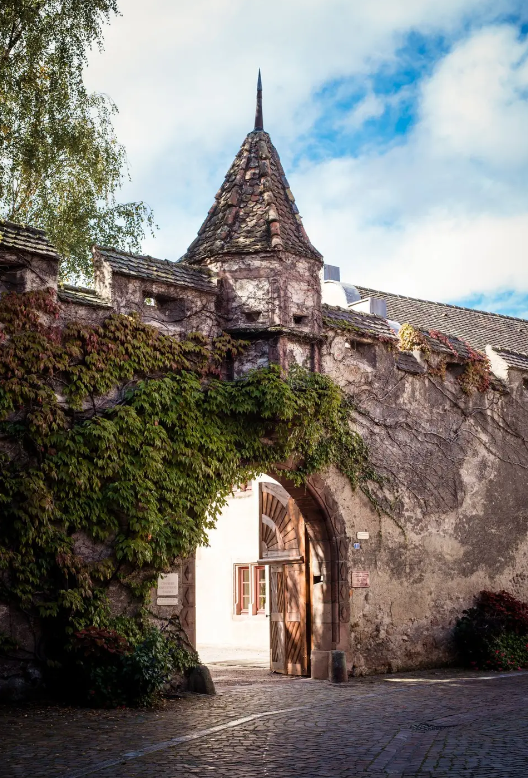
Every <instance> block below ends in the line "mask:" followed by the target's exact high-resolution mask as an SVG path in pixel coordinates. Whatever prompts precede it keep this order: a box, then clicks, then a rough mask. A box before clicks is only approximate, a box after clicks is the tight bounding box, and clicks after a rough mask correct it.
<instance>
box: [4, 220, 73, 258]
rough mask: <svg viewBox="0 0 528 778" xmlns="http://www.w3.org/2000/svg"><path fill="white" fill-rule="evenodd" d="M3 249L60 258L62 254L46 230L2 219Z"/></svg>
mask: <svg viewBox="0 0 528 778" xmlns="http://www.w3.org/2000/svg"><path fill="white" fill-rule="evenodd" d="M2 249H17V250H19V251H27V252H29V253H31V254H42V255H43V256H45V257H49V258H50V259H56V260H60V255H59V254H58V253H57V250H56V249H55V248H54V247H53V246H52V245H51V243H50V242H49V240H48V238H47V237H46V233H45V232H44V230H37V229H36V228H35V227H26V226H24V225H22V224H13V222H5V221H0V250H2Z"/></svg>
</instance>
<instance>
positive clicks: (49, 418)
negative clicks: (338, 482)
mask: <svg viewBox="0 0 528 778" xmlns="http://www.w3.org/2000/svg"><path fill="white" fill-rule="evenodd" d="M59 313H60V310H59V307H58V305H57V302H56V299H55V297H54V294H53V293H52V292H51V291H47V290H46V291H40V292H29V293H25V294H6V295H4V296H3V297H2V298H1V300H0V327H1V329H0V333H1V336H0V337H1V340H2V345H1V346H0V513H1V515H2V522H1V524H0V600H2V601H4V602H7V603H10V604H12V605H15V606H17V607H18V608H20V609H21V610H23V611H24V612H25V613H26V614H28V615H29V616H30V617H31V618H38V619H40V620H41V621H42V623H44V624H48V625H51V626H52V629H51V631H52V632H53V634H54V635H55V637H56V636H57V635H60V634H63V635H64V640H65V641H67V640H68V636H72V635H73V634H74V633H79V631H80V630H84V629H87V628H108V627H112V628H115V627H116V622H115V619H113V620H112V618H111V611H110V601H109V590H110V588H111V587H112V586H114V585H120V586H122V587H125V588H127V589H128V590H129V591H130V593H131V594H132V595H133V596H134V597H137V598H140V599H141V598H142V599H143V601H144V603H145V604H146V603H147V598H148V593H149V591H150V590H151V588H152V586H153V585H154V584H155V581H156V579H157V576H158V575H159V574H160V573H161V572H163V571H166V570H168V569H169V568H170V566H171V564H173V562H174V560H175V558H177V557H182V556H186V555H188V554H190V553H191V552H192V551H193V550H194V549H195V548H196V546H197V545H199V544H201V543H204V542H205V541H206V537H207V532H208V530H209V529H211V528H212V527H213V526H214V524H215V521H216V519H217V517H218V515H219V512H220V510H221V508H222V506H223V505H224V504H225V500H226V498H227V497H228V495H229V494H230V492H231V490H232V487H233V484H236V483H240V482H242V481H245V480H248V479H250V478H253V477H255V475H257V474H258V473H260V472H262V471H265V470H266V469H269V468H271V467H272V466H273V464H275V463H280V462H282V463H284V462H291V463H292V464H291V468H290V470H291V473H290V475H291V477H293V478H294V479H295V480H296V481H297V482H302V481H303V480H305V479H306V478H307V477H308V476H309V475H310V474H311V473H314V472H316V471H318V470H321V469H324V468H325V467H328V466H329V465H331V464H334V465H336V466H337V467H338V468H340V469H341V471H342V472H343V473H345V474H346V475H347V476H348V478H349V479H350V481H351V483H352V484H353V486H357V487H359V488H361V489H363V490H364V491H365V492H366V493H367V494H368V493H369V484H371V483H372V482H373V481H377V480H379V479H378V477H377V475H376V473H375V472H374V470H373V469H372V467H371V465H370V463H369V458H368V452H367V449H366V447H365V445H364V443H363V441H362V439H361V437H360V436H359V435H358V434H357V433H355V432H354V431H353V430H352V428H351V425H350V416H351V412H352V409H351V407H350V406H349V405H348V404H347V401H346V398H345V397H344V396H343V394H342V392H341V390H340V389H339V388H338V387H337V386H336V385H335V384H334V383H333V382H332V381H331V380H330V379H329V378H328V377H327V376H323V375H320V374H313V373H309V372H307V371H305V370H303V369H301V368H296V369H293V370H291V371H290V373H289V374H288V375H283V374H282V373H281V371H280V369H279V368H278V367H269V368H267V369H262V370H258V371H254V372H252V373H249V374H248V375H246V376H245V377H244V378H242V379H240V380H237V381H231V382H230V381H225V380H222V378H221V375H220V367H221V365H222V363H223V362H224V360H225V359H226V357H227V356H228V355H232V356H233V355H236V354H238V353H239V352H240V351H241V349H242V348H243V344H241V343H239V342H235V341H233V340H232V339H231V338H229V337H228V336H226V335H223V336H221V337H220V338H218V339H216V340H215V341H214V342H213V343H212V344H210V343H207V342H206V340H205V338H203V337H202V336H201V335H199V334H194V335H190V336H188V337H187V338H186V339H184V340H177V339H175V338H173V337H170V336H167V335H164V334H162V333H161V332H159V331H158V330H156V329H155V328H153V327H151V326H148V325H146V324H144V323H142V322H141V320H140V319H139V317H137V316H135V315H130V316H125V315H117V314H113V315H110V316H109V317H108V318H107V319H106V320H105V321H104V322H103V323H102V324H101V325H99V326H87V325H82V324H77V323H70V324H66V325H65V326H63V325H61V324H60V322H59V321H58V317H59ZM83 544H84V548H86V546H87V544H88V547H89V548H90V549H92V551H94V553H90V554H88V555H87V554H86V553H82V548H83ZM128 629H130V625H129V626H128Z"/></svg>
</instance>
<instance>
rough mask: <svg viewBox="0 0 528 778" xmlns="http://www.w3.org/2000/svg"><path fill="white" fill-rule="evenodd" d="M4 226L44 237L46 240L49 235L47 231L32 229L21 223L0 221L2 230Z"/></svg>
mask: <svg viewBox="0 0 528 778" xmlns="http://www.w3.org/2000/svg"><path fill="white" fill-rule="evenodd" d="M2 226H6V227H16V229H18V230H27V232H32V233H33V234H35V235H43V236H45V237H46V238H47V237H48V234H47V232H46V230H43V229H41V228H40V227H32V226H31V225H29V224H20V223H19V222H12V221H10V220H9V219H1V220H0V228H1V227H2ZM48 240H49V239H48Z"/></svg>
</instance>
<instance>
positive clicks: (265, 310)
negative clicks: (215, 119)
mask: <svg viewBox="0 0 528 778" xmlns="http://www.w3.org/2000/svg"><path fill="white" fill-rule="evenodd" d="M181 261H182V262H185V263H188V264H190V265H193V266H200V267H207V268H210V269H211V270H213V271H214V272H215V273H216V274H217V275H218V279H219V291H220V298H219V307H218V316H219V322H220V323H221V326H222V328H223V329H224V330H226V331H227V332H229V333H230V334H231V335H235V336H240V337H243V338H244V339H249V340H251V341H252V348H251V351H250V354H248V355H246V356H245V358H244V364H245V369H247V367H249V366H255V367H261V366H263V365H267V364H268V363H269V362H277V363H279V364H280V365H282V366H284V367H287V366H288V364H290V363H291V362H292V361H296V362H299V363H300V364H303V365H305V366H307V367H311V368H312V369H314V370H319V369H320V348H319V343H320V336H321V329H322V320H321V283H320V275H321V270H322V264H323V260H322V256H321V254H320V253H319V252H318V251H317V249H315V248H314V247H313V246H312V244H311V243H310V239H309V238H308V235H307V234H306V231H305V229H304V227H303V223H302V219H301V216H300V214H299V209H298V208H297V205H296V204H295V198H294V196H293V194H292V191H291V189H290V185H289V183H288V179H287V178H286V175H285V173H284V170H283V168H282V165H281V161H280V159H279V155H278V153H277V150H276V149H275V147H274V145H273V143H272V142H271V138H270V136H269V135H268V133H267V132H265V131H264V123H263V114H262V82H261V77H260V72H259V78H258V87H257V110H256V116H255V127H254V130H253V131H252V132H250V133H249V134H248V136H247V137H246V139H245V140H244V143H243V144H242V147H241V149H240V151H239V152H238V154H237V155H236V157H235V160H234V162H233V164H232V165H231V167H230V169H229V170H228V172H227V175H226V177H225V180H224V182H223V184H222V186H221V187H220V190H219V191H218V193H217V195H216V197H215V202H214V204H213V206H212V207H211V209H210V210H209V213H208V215H207V218H206V219H205V221H204V223H203V224H202V226H201V227H200V230H199V232H198V237H197V238H196V239H195V240H194V241H193V243H191V245H190V246H189V248H188V250H187V253H186V254H185V256H184V257H183V258H182V260H181Z"/></svg>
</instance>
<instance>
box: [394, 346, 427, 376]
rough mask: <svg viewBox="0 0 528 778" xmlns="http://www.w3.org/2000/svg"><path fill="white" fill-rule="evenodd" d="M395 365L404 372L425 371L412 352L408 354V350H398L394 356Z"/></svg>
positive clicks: (417, 372)
mask: <svg viewBox="0 0 528 778" xmlns="http://www.w3.org/2000/svg"><path fill="white" fill-rule="evenodd" d="M395 361H396V367H397V368H398V369H399V370H403V371H404V372H405V373H413V374H415V375H419V374H420V373H425V367H423V365H421V364H420V363H419V362H418V360H417V359H416V357H415V356H414V355H413V354H409V352H408V351H400V352H398V353H397V354H396V357H395Z"/></svg>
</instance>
